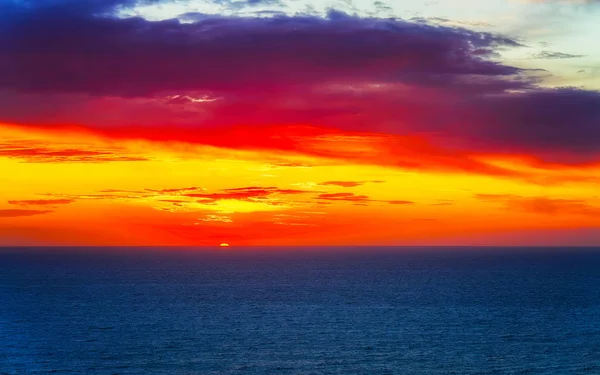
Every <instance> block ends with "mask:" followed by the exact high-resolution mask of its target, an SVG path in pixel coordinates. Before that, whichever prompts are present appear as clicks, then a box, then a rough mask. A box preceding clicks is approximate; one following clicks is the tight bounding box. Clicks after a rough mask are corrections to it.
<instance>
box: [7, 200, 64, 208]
mask: <svg viewBox="0 0 600 375" xmlns="http://www.w3.org/2000/svg"><path fill="white" fill-rule="evenodd" d="M73 202H75V200H74V199H32V200H11V201H8V204H13V205H17V206H24V207H26V206H55V205H62V204H70V203H73Z"/></svg>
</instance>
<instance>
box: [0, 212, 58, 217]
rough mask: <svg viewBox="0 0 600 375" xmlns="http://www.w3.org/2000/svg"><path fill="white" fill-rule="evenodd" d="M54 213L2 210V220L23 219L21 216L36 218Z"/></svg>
mask: <svg viewBox="0 0 600 375" xmlns="http://www.w3.org/2000/svg"><path fill="white" fill-rule="evenodd" d="M50 212H52V211H38V210H0V218H10V217H21V216H35V215H43V214H47V213H50Z"/></svg>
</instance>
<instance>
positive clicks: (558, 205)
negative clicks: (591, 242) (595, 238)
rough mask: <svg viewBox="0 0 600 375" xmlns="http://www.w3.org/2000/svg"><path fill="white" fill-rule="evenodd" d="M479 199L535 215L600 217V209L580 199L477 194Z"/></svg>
mask: <svg viewBox="0 0 600 375" xmlns="http://www.w3.org/2000/svg"><path fill="white" fill-rule="evenodd" d="M475 196H476V197H477V198H478V199H480V200H484V201H488V202H501V203H503V204H505V205H506V207H507V208H508V209H511V210H520V211H525V212H530V213H535V214H544V215H555V214H570V215H585V216H595V217H599V216H600V207H596V206H593V205H591V204H589V203H588V202H586V201H584V200H579V199H553V198H547V197H522V196H519V195H512V194H476V195H475Z"/></svg>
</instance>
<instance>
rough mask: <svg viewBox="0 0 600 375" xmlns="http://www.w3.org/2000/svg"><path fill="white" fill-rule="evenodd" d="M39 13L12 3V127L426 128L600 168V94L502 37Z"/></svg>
mask: <svg viewBox="0 0 600 375" xmlns="http://www.w3.org/2000/svg"><path fill="white" fill-rule="evenodd" d="M28 5H29V6H28V7H17V6H15V5H13V6H11V7H10V8H8V7H7V6H6V5H5V6H4V9H3V10H4V12H3V14H5V15H8V16H5V19H4V20H3V21H2V26H1V27H0V49H2V50H3V51H4V52H3V54H2V56H0V71H2V72H3V74H2V75H0V95H1V96H2V97H3V98H4V99H5V100H3V102H4V103H5V104H0V120H4V121H10V122H15V123H24V124H48V125H56V124H65V123H67V124H78V125H82V126H88V127H93V128H96V129H101V130H102V131H107V132H108V133H111V132H112V133H118V132H125V133H127V132H128V130H127V129H134V128H135V130H134V131H129V133H130V134H131V133H135V135H136V136H138V137H141V138H144V137H147V138H152V137H155V135H156V134H160V137H161V139H162V140H172V139H175V140H178V139H177V138H178V137H179V135H181V134H186V135H187V134H193V132H197V134H198V136H196V137H192V139H191V140H190V141H193V142H198V143H206V142H208V143H209V144H214V143H215V142H212V143H211V140H214V139H215V138H214V137H213V138H211V137H210V134H211V133H210V132H213V133H214V132H215V131H216V130H215V129H229V128H230V127H234V126H245V127H246V132H247V133H248V134H250V135H256V134H260V133H261V132H264V129H265V128H264V127H265V126H267V128H266V129H268V130H269V131H271V132H272V133H273V135H276V134H278V132H279V130H278V129H280V127H281V126H289V125H296V124H308V125H312V126H316V127H324V128H330V129H338V130H343V131H362V132H364V131H368V132H371V133H381V134H385V133H388V134H396V135H403V136H404V135H415V134H418V135H419V136H420V137H427V138H428V142H429V143H430V144H433V145H436V147H432V148H430V149H429V150H425V153H429V152H435V151H434V150H436V149H437V148H439V147H443V148H445V149H449V150H454V151H453V152H458V153H460V152H465V151H468V152H478V153H484V152H490V153H504V154H512V153H518V154H529V155H532V156H535V157H537V158H540V159H543V160H546V161H549V162H554V163H562V164H573V163H582V162H590V161H596V160H600V146H599V145H600V142H598V140H599V139H600V93H598V92H595V91H586V90H582V89H577V88H556V89H548V88H543V87H540V86H538V84H539V75H538V73H539V72H538V71H525V70H522V69H518V68H515V67H511V66H507V65H505V64H502V63H499V62H497V61H495V60H494V59H496V58H497V57H498V56H499V53H501V52H502V51H503V50H505V49H508V48H519V46H520V44H521V43H520V42H519V41H516V40H513V39H510V38H508V37H504V36H501V35H494V34H490V33H482V32H475V31H471V30H468V29H465V28H460V27H449V26H435V25H429V24H425V23H422V22H411V21H406V20H399V19H377V18H360V17H357V16H349V15H346V14H343V13H340V12H336V11H331V12H330V13H329V15H328V16H327V17H326V18H322V17H317V16H309V15H303V16H296V17H291V16H284V15H275V16H274V17H261V18H252V17H224V16H215V15H210V16H209V15H205V14H188V15H187V16H186V19H187V20H188V21H189V23H181V22H179V21H178V20H167V21H160V22H151V21H147V20H144V19H141V18H126V19H122V18H117V17H115V16H114V15H112V14H114V11H115V9H117V7H119V6H121V7H127V6H130V5H132V2H123V1H121V2H119V1H108V2H102V1H100V2H98V1H59V2H50V1H45V2H32V3H29V4H28ZM48 40H52V41H53V42H52V43H48ZM543 57H544V58H548V57H554V58H556V57H565V55H564V54H555V53H553V54H552V55H545V56H543ZM49 102H52V105H48V103H49ZM32 108H33V110H32ZM57 108H58V109H57ZM257 127H263V128H262V130H261V129H257ZM117 128H118V129H120V130H119V131H115V129H117ZM207 130H208V131H209V133H208V135H207V133H205V131H207ZM190 131H191V133H190ZM227 131H229V130H227ZM252 138H253V137H252V136H251V137H241V138H239V139H237V140H235V141H232V140H223V139H221V141H222V142H221V144H219V143H218V142H216V143H217V144H214V145H217V146H219V145H222V146H226V147H239V148H244V147H245V146H246V142H245V141H246V140H249V139H252ZM254 138H256V136H254ZM232 142H233V143H235V144H232ZM250 143H251V142H250ZM268 147H271V146H269V145H267V148H268ZM276 148H277V147H276ZM398 153H399V152H395V153H394V154H398ZM434 155H435V154H434ZM427 160H428V162H429V161H430V160H435V157H434V158H431V157H430V158H427ZM474 164H476V163H474ZM474 169H480V168H479V167H474Z"/></svg>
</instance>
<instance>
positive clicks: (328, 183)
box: [319, 181, 384, 188]
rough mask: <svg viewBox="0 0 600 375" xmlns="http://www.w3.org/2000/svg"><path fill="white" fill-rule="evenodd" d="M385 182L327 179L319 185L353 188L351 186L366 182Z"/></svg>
mask: <svg viewBox="0 0 600 375" xmlns="http://www.w3.org/2000/svg"><path fill="white" fill-rule="evenodd" d="M369 182H372V183H383V182H384V181H326V182H321V183H320V184H319V185H321V186H339V187H347V188H351V187H357V186H361V185H364V184H366V183H369Z"/></svg>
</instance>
